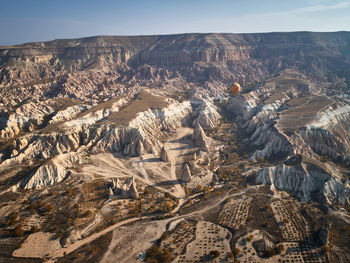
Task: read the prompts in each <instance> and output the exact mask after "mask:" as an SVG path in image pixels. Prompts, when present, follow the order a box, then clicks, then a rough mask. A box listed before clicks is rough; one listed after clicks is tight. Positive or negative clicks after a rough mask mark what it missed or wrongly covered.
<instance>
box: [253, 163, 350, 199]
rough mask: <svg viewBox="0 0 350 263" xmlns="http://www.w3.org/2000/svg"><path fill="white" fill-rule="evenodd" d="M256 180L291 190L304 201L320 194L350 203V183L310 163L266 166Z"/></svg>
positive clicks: (326, 197) (276, 187) (283, 189)
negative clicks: (342, 181) (341, 181)
mask: <svg viewBox="0 0 350 263" xmlns="http://www.w3.org/2000/svg"><path fill="white" fill-rule="evenodd" d="M255 180H256V182H257V183H260V184H268V185H271V186H272V187H273V188H275V189H278V190H282V191H286V192H289V193H291V194H293V195H295V196H296V197H297V198H299V199H300V200H302V201H304V202H307V201H310V200H311V198H312V195H315V194H318V195H319V196H323V197H324V198H325V199H326V200H327V201H328V202H329V203H334V202H340V203H342V204H349V203H350V185H349V184H348V185H346V184H342V183H340V182H339V181H337V179H335V178H334V177H332V175H331V174H330V173H328V172H327V171H325V170H323V169H322V168H320V167H318V166H315V165H313V164H310V163H300V164H298V165H293V166H287V165H285V164H282V165H279V166H273V167H268V168H264V169H262V170H260V171H259V172H258V173H257V174H256V177H255Z"/></svg>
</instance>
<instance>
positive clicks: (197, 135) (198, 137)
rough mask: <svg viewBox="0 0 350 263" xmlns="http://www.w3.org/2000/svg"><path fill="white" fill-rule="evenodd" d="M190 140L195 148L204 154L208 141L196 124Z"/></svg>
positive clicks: (200, 127) (207, 147) (207, 148)
mask: <svg viewBox="0 0 350 263" xmlns="http://www.w3.org/2000/svg"><path fill="white" fill-rule="evenodd" d="M192 140H193V141H194V143H195V145H196V146H198V147H200V149H201V150H203V151H206V152H207V151H208V150H209V139H208V137H207V136H206V135H205V132H204V130H203V128H202V126H201V125H200V124H197V126H196V127H195V129H194V131H193V134H192Z"/></svg>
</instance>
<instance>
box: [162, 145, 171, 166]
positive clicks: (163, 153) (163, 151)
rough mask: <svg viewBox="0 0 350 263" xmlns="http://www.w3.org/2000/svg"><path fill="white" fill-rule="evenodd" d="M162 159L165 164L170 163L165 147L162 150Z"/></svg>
mask: <svg viewBox="0 0 350 263" xmlns="http://www.w3.org/2000/svg"><path fill="white" fill-rule="evenodd" d="M160 159H161V160H162V161H163V162H169V161H170V157H169V153H168V150H167V149H166V148H165V146H163V147H162V149H161V150H160Z"/></svg>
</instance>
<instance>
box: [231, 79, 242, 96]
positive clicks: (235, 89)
mask: <svg viewBox="0 0 350 263" xmlns="http://www.w3.org/2000/svg"><path fill="white" fill-rule="evenodd" d="M240 90H241V85H239V83H237V82H235V83H233V85H232V87H231V91H232V93H233V94H234V95H236V94H237V93H238V92H239V91H240Z"/></svg>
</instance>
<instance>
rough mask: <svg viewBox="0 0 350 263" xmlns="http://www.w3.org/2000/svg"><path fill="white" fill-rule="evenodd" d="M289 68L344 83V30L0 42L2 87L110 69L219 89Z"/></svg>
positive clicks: (347, 73)
mask: <svg viewBox="0 0 350 263" xmlns="http://www.w3.org/2000/svg"><path fill="white" fill-rule="evenodd" d="M287 68H293V69H294V70H297V71H298V72H301V73H303V74H305V75H306V76H307V77H308V78H309V79H311V80H316V81H323V82H332V83H340V84H341V85H342V86H350V32H334V33H313V32H292V33H261V34H216V33H212V34H179V35H159V36H96V37H87V38H80V39H65V40H54V41H49V42H34V43H27V44H23V45H19V46H13V47H2V48H1V47H0V88H1V87H9V86H13V85H23V84H28V83H33V82H35V83H38V82H40V80H45V83H46V85H53V86H55V87H56V88H57V83H55V81H57V78H58V77H60V84H59V85H60V86H61V85H63V84H64V83H66V84H67V85H68V86H69V78H70V77H71V76H72V75H73V76H74V74H77V73H79V72H82V71H89V70H94V72H96V71H99V75H100V76H102V75H104V74H107V73H108V74H107V76H106V79H108V80H110V81H111V82H112V83H110V84H108V83H107V84H106V85H107V86H108V85H115V82H118V83H129V84H130V83H131V84H132V83H142V84H145V85H148V84H150V83H155V82H157V81H162V82H164V81H169V80H171V81H181V80H185V81H186V82H193V83H200V85H201V86H204V87H207V88H209V93H210V94H212V95H219V94H220V92H222V91H223V88H224V87H225V86H226V85H227V84H228V83H230V82H232V81H234V80H235V81H239V82H241V83H243V84H247V83H253V82H257V81H260V80H262V79H264V78H266V77H268V76H271V75H273V74H276V73H278V72H281V71H283V70H284V69H287ZM67 74H70V76H67ZM62 76H64V78H62ZM92 82H93V83H94V84H96V85H98V84H99V83H98V82H96V80H94V79H92ZM213 83H215V86H216V87H213ZM56 88H55V89H56ZM22 91H23V90H22ZM3 92H4V90H3V89H1V93H2V94H1V95H5V94H3Z"/></svg>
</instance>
